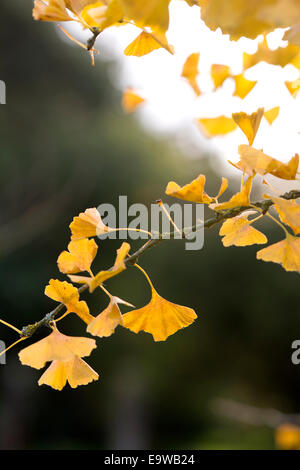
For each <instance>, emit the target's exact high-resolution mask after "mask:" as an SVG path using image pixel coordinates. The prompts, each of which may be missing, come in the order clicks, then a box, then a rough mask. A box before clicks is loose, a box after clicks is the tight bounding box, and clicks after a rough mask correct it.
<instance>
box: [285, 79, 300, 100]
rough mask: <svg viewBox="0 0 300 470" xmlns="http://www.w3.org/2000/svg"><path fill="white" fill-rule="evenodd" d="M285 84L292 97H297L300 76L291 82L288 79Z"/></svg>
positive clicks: (299, 88) (299, 87)
mask: <svg viewBox="0 0 300 470" xmlns="http://www.w3.org/2000/svg"><path fill="white" fill-rule="evenodd" d="M284 84H285V86H286V87H287V89H288V90H289V92H290V94H291V95H292V97H293V98H296V96H297V95H298V93H299V90H300V78H297V79H296V80H293V81H291V82H288V81H287V82H284Z"/></svg>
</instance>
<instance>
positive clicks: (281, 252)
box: [256, 233, 300, 272]
mask: <svg viewBox="0 0 300 470" xmlns="http://www.w3.org/2000/svg"><path fill="white" fill-rule="evenodd" d="M256 258H257V259H261V260H263V261H271V262H273V263H278V264H281V265H282V267H283V268H284V269H285V270H286V271H298V272H300V238H298V237H294V236H293V235H290V234H289V233H287V234H286V238H285V239H284V240H282V241H280V242H278V243H274V244H273V245H270V246H268V247H267V248H264V249H262V250H260V251H258V252H257V253H256Z"/></svg>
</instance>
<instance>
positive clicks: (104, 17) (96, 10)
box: [80, 0, 123, 31]
mask: <svg viewBox="0 0 300 470" xmlns="http://www.w3.org/2000/svg"><path fill="white" fill-rule="evenodd" d="M80 18H81V19H82V21H83V22H84V24H86V25H88V26H89V27H90V28H98V29H100V30H101V31H103V30H104V29H105V28H108V27H109V26H113V25H114V24H117V23H119V22H120V21H121V20H122V19H123V10H122V8H121V5H120V3H119V0H110V1H109V2H107V1H102V2H101V1H100V2H95V3H92V2H89V4H88V5H86V6H85V8H84V9H83V10H82V12H81V14H80Z"/></svg>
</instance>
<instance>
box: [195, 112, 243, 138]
mask: <svg viewBox="0 0 300 470" xmlns="http://www.w3.org/2000/svg"><path fill="white" fill-rule="evenodd" d="M196 121H197V123H198V125H199V127H200V130H201V131H202V133H203V134H204V135H205V137H207V138H210V137H215V136H218V135H225V134H228V133H230V132H233V131H234V130H235V129H236V128H237V125H236V123H235V122H234V120H233V119H232V118H229V117H226V116H219V117H216V118H199V119H197V120H196Z"/></svg>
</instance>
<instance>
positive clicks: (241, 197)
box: [209, 176, 253, 212]
mask: <svg viewBox="0 0 300 470" xmlns="http://www.w3.org/2000/svg"><path fill="white" fill-rule="evenodd" d="M252 180H253V176H250V177H249V178H248V179H247V181H246V183H245V184H244V186H243V187H242V189H241V191H240V192H238V193H236V194H235V195H234V196H232V198H231V199H230V200H229V201H227V202H222V203H221V204H210V206H209V207H210V208H211V209H213V210H214V211H217V212H219V211H223V210H228V209H234V208H235V207H248V206H249V205H250V199H249V198H250V193H251V189H252Z"/></svg>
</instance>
